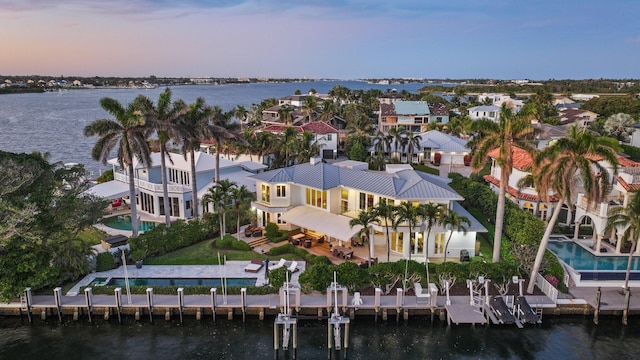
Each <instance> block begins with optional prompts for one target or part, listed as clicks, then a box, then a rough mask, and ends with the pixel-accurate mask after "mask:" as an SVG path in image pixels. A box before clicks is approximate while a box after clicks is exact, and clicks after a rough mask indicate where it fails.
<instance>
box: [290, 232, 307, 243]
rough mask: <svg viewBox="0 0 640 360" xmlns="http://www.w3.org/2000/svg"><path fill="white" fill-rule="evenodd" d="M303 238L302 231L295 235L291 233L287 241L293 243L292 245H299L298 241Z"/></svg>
mask: <svg viewBox="0 0 640 360" xmlns="http://www.w3.org/2000/svg"><path fill="white" fill-rule="evenodd" d="M303 238H304V234H303V233H298V234H295V235H291V236H290V237H289V241H290V242H291V243H292V244H293V245H300V241H301V240H302V239H303Z"/></svg>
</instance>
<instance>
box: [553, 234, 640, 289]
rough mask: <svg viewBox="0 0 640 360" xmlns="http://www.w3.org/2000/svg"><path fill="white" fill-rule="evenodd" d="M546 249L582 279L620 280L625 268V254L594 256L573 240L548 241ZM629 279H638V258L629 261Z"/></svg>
mask: <svg viewBox="0 0 640 360" xmlns="http://www.w3.org/2000/svg"><path fill="white" fill-rule="evenodd" d="M547 249H549V250H550V251H551V252H553V253H554V254H556V255H557V256H558V258H559V259H560V260H562V261H563V262H565V263H566V264H567V265H569V266H571V267H572V268H573V269H574V270H576V271H577V272H579V273H580V275H581V279H582V280H622V279H624V274H625V272H626V270H627V259H628V256H627V254H624V255H622V256H620V255H619V256H595V255H593V254H592V253H591V252H589V251H588V250H586V249H585V248H583V247H582V246H580V245H578V244H576V243H575V242H573V241H549V244H548V245H547ZM631 272H632V273H631V279H633V280H640V258H639V257H638V256H635V257H634V258H633V261H632V263H631Z"/></svg>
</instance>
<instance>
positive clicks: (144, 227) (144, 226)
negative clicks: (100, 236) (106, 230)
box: [102, 215, 158, 231]
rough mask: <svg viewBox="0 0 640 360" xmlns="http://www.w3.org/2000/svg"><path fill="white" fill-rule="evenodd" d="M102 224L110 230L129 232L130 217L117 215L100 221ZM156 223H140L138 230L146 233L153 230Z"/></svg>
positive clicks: (130, 228)
mask: <svg viewBox="0 0 640 360" xmlns="http://www.w3.org/2000/svg"><path fill="white" fill-rule="evenodd" d="M102 223H103V224H104V225H105V226H108V227H110V228H112V229H118V230H127V231H131V230H132V229H133V228H132V227H131V215H118V216H111V217H108V218H104V219H102ZM157 224H158V223H155V222H153V221H144V220H142V221H140V224H139V226H138V230H140V231H148V230H151V229H153V228H154V227H155V226H156V225H157Z"/></svg>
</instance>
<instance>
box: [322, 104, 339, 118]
mask: <svg viewBox="0 0 640 360" xmlns="http://www.w3.org/2000/svg"><path fill="white" fill-rule="evenodd" d="M339 111H340V110H339V109H338V106H337V105H336V103H335V102H333V101H325V102H323V103H322V107H321V108H320V117H319V118H318V120H320V121H324V122H328V121H329V120H331V119H332V118H333V117H334V116H336V115H337V114H338V113H339Z"/></svg>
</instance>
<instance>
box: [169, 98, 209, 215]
mask: <svg viewBox="0 0 640 360" xmlns="http://www.w3.org/2000/svg"><path fill="white" fill-rule="evenodd" d="M212 116H213V112H212V109H211V107H209V106H207V105H206V103H205V100H204V98H201V97H200V98H198V99H196V101H195V102H194V103H193V104H191V105H189V110H188V111H187V113H186V114H185V115H184V116H183V117H181V118H180V119H179V121H178V131H179V133H180V137H181V138H182V140H181V143H182V152H183V155H184V158H185V160H186V159H187V155H188V156H189V164H190V166H191V197H192V206H191V208H192V209H193V210H192V211H193V217H194V218H196V219H197V218H198V217H199V216H200V215H199V211H198V185H197V179H198V177H197V176H196V159H195V153H196V151H198V150H200V141H201V140H202V139H204V138H207V137H209V136H210V134H211V133H212V132H213V131H215V130H216V128H215V127H214V126H213V125H211V124H210V123H209V121H210V119H211V117H212Z"/></svg>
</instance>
